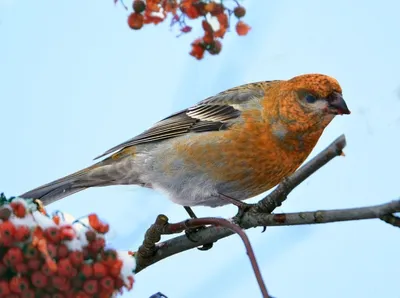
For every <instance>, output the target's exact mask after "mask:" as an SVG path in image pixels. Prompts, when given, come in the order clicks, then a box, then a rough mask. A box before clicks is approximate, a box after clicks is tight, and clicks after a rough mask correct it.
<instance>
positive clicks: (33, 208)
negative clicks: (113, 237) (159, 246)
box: [0, 195, 135, 298]
mask: <svg viewBox="0 0 400 298" xmlns="http://www.w3.org/2000/svg"><path fill="white" fill-rule="evenodd" d="M40 209H41V208H40ZM85 221H86V222H87V224H86V223H84V221H73V222H68V221H67V220H65V218H64V214H62V213H60V212H58V213H56V214H55V215H53V216H49V215H47V214H46V213H45V211H44V209H41V210H40V211H38V210H37V205H36V204H35V203H33V202H32V201H27V200H22V199H19V198H17V199H11V200H7V199H5V197H4V196H3V195H2V196H1V198H0V297H5V298H7V297H9V298H14V297H24V298H25V297H26V298H30V297H32V298H35V297H45V298H46V297H60V298H63V297H65V298H68V297H71V298H72V297H74V298H75V297H77V298H86V297H87V298H89V297H99V298H103V297H104V298H106V297H107V298H108V297H112V296H113V295H116V294H117V293H118V292H122V289H123V288H127V289H128V290H130V289H131V288H132V285H133V277H134V275H133V272H134V269H135V259H134V257H133V256H132V255H131V254H130V253H128V252H117V251H115V250H112V249H106V248H105V239H104V237H105V234H106V233H107V232H108V230H109V226H108V224H106V223H103V222H102V221H101V220H100V219H99V218H98V216H97V215H95V214H91V215H89V216H88V218H87V219H86V220H85Z"/></svg>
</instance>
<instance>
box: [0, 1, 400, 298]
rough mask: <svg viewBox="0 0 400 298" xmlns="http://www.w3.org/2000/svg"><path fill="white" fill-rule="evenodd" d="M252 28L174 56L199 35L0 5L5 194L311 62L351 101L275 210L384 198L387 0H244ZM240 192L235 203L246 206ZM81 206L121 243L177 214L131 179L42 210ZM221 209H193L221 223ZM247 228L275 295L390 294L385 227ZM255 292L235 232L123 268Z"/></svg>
mask: <svg viewBox="0 0 400 298" xmlns="http://www.w3.org/2000/svg"><path fill="white" fill-rule="evenodd" d="M244 3H245V5H246V7H247V10H248V16H247V17H246V19H245V20H246V21H247V22H248V23H249V24H250V25H251V26H252V27H253V29H252V31H251V32H250V34H249V35H248V36H247V37H244V38H240V37H238V36H237V35H236V34H233V33H231V34H228V35H227V37H226V38H225V40H224V43H223V51H222V53H221V54H220V55H219V56H215V57H207V58H206V59H205V60H203V61H200V62H199V61H196V60H195V59H193V58H192V57H190V56H189V55H188V54H187V52H188V51H189V50H190V47H189V44H190V42H191V41H192V40H193V39H194V38H196V37H197V35H198V34H199V32H198V31H197V32H194V33H193V34H190V35H187V36H183V37H181V38H178V39H176V38H175V37H174V34H175V33H174V32H171V31H170V30H169V28H168V26H167V25H158V26H157V27H154V26H152V25H151V26H149V27H148V28H145V29H144V30H141V31H139V32H132V31H131V30H130V29H129V28H128V27H127V26H126V16H127V12H126V11H125V10H124V9H123V8H122V7H120V6H119V7H114V5H113V1H112V0H104V1H95V0H87V1H82V0H79V1H77V0H72V1H50V0H42V1H16V0H0V82H1V83H0V111H1V121H2V125H1V126H0V136H1V141H2V146H1V147H0V167H1V172H0V191H4V192H5V193H6V194H7V195H17V194H20V193H22V192H25V191H27V190H30V189H32V188H34V187H37V186H39V185H42V184H44V183H47V182H50V181H52V180H54V179H56V178H59V177H61V176H64V175H66V174H69V173H71V172H74V171H76V170H79V169H81V168H83V167H85V166H88V165H90V164H91V162H92V159H93V158H94V157H95V156H97V155H99V154H100V153H103V152H104V151H105V150H107V149H109V148H110V147H112V146H114V145H116V144H119V143H120V142H123V141H125V140H127V139H129V138H131V137H133V136H135V135H137V134H139V133H140V132H142V131H143V130H144V129H146V128H148V127H149V126H151V125H152V124H153V123H154V122H156V121H158V120H160V119H161V118H163V117H166V116H168V115H169V114H170V113H172V112H175V111H177V110H179V109H181V108H184V107H188V106H190V105H193V104H195V103H196V102H197V101H200V100H202V99H204V98H205V97H207V96H210V95H213V94H214V93H217V92H219V91H222V90H224V89H226V88H229V87H233V86H236V85H240V84H243V83H247V82H252V81H259V80H270V79H288V78H290V77H292V76H295V75H298V74H302V73H309V72H319V73H325V74H328V75H331V76H334V77H336V78H337V79H338V80H339V82H340V83H341V85H342V87H343V90H344V97H345V100H346V101H347V104H348V106H349V108H350V109H351V111H352V114H351V115H350V116H346V117H338V118H337V119H335V120H334V121H333V123H332V124H331V125H330V126H329V128H328V129H327V130H326V131H325V133H324V135H323V136H322V138H321V139H320V141H319V143H318V145H317V147H316V148H315V150H314V151H313V153H312V155H315V154H316V153H317V152H318V151H319V150H321V149H323V148H324V147H325V146H327V145H328V144H329V143H330V142H331V141H332V140H333V139H335V138H336V137H337V136H339V135H340V134H342V133H344V134H345V135H346V137H347V141H348V147H347V148H346V149H345V153H346V157H345V158H336V159H335V160H334V161H333V162H331V163H329V165H327V166H326V167H324V168H323V169H322V170H320V171H319V172H318V173H316V174H315V175H314V176H312V177H311V178H309V179H308V180H307V181H306V182H305V183H303V184H302V185H301V186H300V187H298V188H296V190H295V191H293V193H292V194H291V195H290V198H289V199H288V201H286V202H285V204H284V205H283V206H282V207H281V208H280V209H279V211H280V212H294V211H311V210H317V209H328V208H345V207H356V206H364V205H371V204H379V203H385V202H388V201H390V200H392V199H395V198H397V197H398V196H399V195H400V185H399V179H398V177H399V174H398V171H399V168H400V159H399V153H398V152H399V146H400V138H399V136H400V133H399V130H400V59H399V53H400V39H399V38H398V36H399V35H398V34H399V32H400V21H399V15H398V12H399V10H400V2H399V1H396V0H392V1H390V0H381V1H369V0H363V1H361V0H353V1H347V0H337V1H320V0H303V1H295V0H281V1H265V0H258V1H256V0H254V1H245V2H244ZM254 200H255V199H253V200H251V201H254ZM57 209H60V210H63V211H65V212H68V213H71V214H74V215H75V216H82V215H86V214H88V213H90V212H96V213H98V214H100V215H101V216H102V217H103V218H106V219H107V220H108V221H109V223H110V224H111V225H112V227H114V229H115V230H116V236H115V237H114V239H112V245H113V246H115V247H116V248H118V249H132V250H135V249H136V248H137V247H138V245H139V244H140V242H141V240H142V239H143V235H144V232H145V230H146V229H147V228H148V227H149V225H150V224H151V223H152V222H153V221H154V219H155V217H156V215H157V214H159V213H164V214H167V215H168V216H169V217H170V219H171V221H180V220H183V219H184V218H185V217H186V214H185V212H184V210H183V208H181V207H179V206H177V205H174V204H173V203H171V202H170V201H169V200H167V199H166V198H165V197H164V196H163V195H161V194H158V193H155V192H153V191H151V190H145V189H140V188H138V187H129V186H120V187H108V188H102V189H90V190H86V191H84V192H81V193H78V194H76V195H73V196H71V197H68V198H66V199H64V200H63V201H61V202H57V203H55V204H52V205H51V206H49V210H50V211H52V210H57ZM235 212H236V209H235V208H233V207H232V206H228V207H223V208H216V209H211V208H196V213H198V215H200V216H211V215H217V216H224V217H230V216H232V215H233V214H234V213H235ZM260 232H261V229H260V228H259V229H253V230H250V231H249V232H248V234H249V236H250V239H251V241H252V243H253V244H254V246H255V250H256V254H257V258H258V261H259V263H260V266H261V270H262V273H263V275H264V278H265V282H266V284H267V287H268V289H269V290H270V292H271V294H272V295H274V296H276V297H278V298H289V297H307V298H319V297H325V298H333V297H366V298H376V297H388V298H391V297H393V298H396V297H397V298H398V297H400V292H399V288H398V283H399V273H400V266H399V264H400V261H399V253H398V252H399V247H400V237H399V231H398V230H397V229H395V228H393V227H391V226H389V225H387V224H385V223H383V222H381V221H379V220H371V221H360V222H353V223H335V224H327V225H318V226H317V225H310V226H298V227H279V228H270V229H268V231H267V232H266V233H264V234H261V233H260ZM158 291H161V292H163V293H164V294H166V295H167V296H168V297H169V298H187V297H191V298H197V297H199V298H200V297H260V293H259V289H258V286H257V284H256V281H255V278H254V276H253V272H252V270H251V267H250V263H249V262H248V259H247V256H246V254H245V252H244V247H243V244H242V243H241V241H240V240H239V238H238V237H237V236H233V237H230V238H229V239H225V240H221V241H219V242H218V243H217V244H216V245H215V246H214V248H213V249H212V250H210V251H208V252H201V251H198V250H192V251H190V252H185V253H183V254H180V255H177V256H174V257H171V258H168V259H167V260H165V261H162V262H160V263H158V264H156V265H154V266H151V267H150V268H148V269H146V270H145V271H143V272H141V273H140V274H138V275H137V278H136V285H135V288H134V290H133V291H132V292H131V293H129V294H126V295H124V296H125V297H144V298H146V297H149V296H150V295H151V294H154V293H155V292H158Z"/></svg>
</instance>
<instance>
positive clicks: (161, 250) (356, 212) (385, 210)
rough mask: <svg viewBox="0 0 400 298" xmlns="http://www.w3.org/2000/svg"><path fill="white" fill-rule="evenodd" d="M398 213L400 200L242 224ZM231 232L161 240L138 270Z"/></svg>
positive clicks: (260, 216) (249, 216) (248, 217)
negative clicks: (192, 239) (192, 238)
mask: <svg viewBox="0 0 400 298" xmlns="http://www.w3.org/2000/svg"><path fill="white" fill-rule="evenodd" d="M396 212H400V199H398V200H395V201H392V202H389V203H386V204H382V205H375V206H369V207H361V208H349V209H337V210H319V211H311V212H296V213H286V214H283V213H282V214H265V213H246V214H245V215H244V216H243V219H242V222H241V224H242V226H243V228H245V229H248V228H254V227H261V226H292V225H308V224H322V223H332V222H341V221H354V220H365V219H374V218H380V219H382V218H384V217H385V216H386V215H387V214H392V213H396ZM396 218H397V217H396ZM397 219H398V218H397ZM397 222H398V221H397ZM179 231H180V230H179ZM171 233H174V232H173V231H170V233H169V234H171ZM146 234H147V233H146ZM166 234H167V233H166ZM232 234H233V232H232V231H231V230H229V229H226V228H222V227H207V228H205V229H202V230H200V231H199V232H197V233H196V238H197V239H196V240H197V241H196V242H193V241H191V240H189V239H188V238H187V237H186V236H178V237H175V238H172V239H169V240H167V241H164V242H161V243H158V244H157V245H155V246H154V250H153V252H154V255H153V256H151V257H147V258H138V260H137V269H136V272H137V273H138V272H139V271H141V270H143V269H144V268H146V267H148V266H150V265H152V264H154V263H156V262H158V261H161V260H162V259H165V258H168V257H170V256H172V255H175V254H177V253H180V252H183V251H186V250H189V249H193V248H195V247H198V246H200V245H203V244H206V243H210V242H215V241H217V240H220V239H222V238H225V237H228V236H230V235H232ZM155 243H156V242H154V244H155ZM139 253H140V249H139Z"/></svg>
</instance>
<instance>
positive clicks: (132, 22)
mask: <svg viewBox="0 0 400 298" xmlns="http://www.w3.org/2000/svg"><path fill="white" fill-rule="evenodd" d="M143 21H144V17H143V16H142V15H141V14H139V13H136V12H133V13H131V14H130V15H129V17H128V25H129V27H130V28H131V29H133V30H139V29H140V28H142V27H143ZM94 229H95V228H94Z"/></svg>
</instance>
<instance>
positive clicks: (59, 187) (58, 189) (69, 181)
mask: <svg viewBox="0 0 400 298" xmlns="http://www.w3.org/2000/svg"><path fill="white" fill-rule="evenodd" d="M98 167H99V164H96V165H93V166H91V167H88V168H86V169H83V170H81V171H79V172H76V173H74V174H71V175H68V176H66V177H63V178H61V179H58V180H55V181H53V182H50V183H47V184H45V185H42V186H40V187H38V188H35V189H33V190H30V191H28V192H26V193H24V194H22V195H19V197H21V198H26V199H27V198H29V199H39V200H41V201H42V202H43V204H44V205H48V204H50V203H53V202H55V201H58V200H61V199H63V198H65V197H67V196H70V195H72V194H74V193H76V192H79V191H81V190H84V189H86V188H88V187H92V186H104V185H105V181H101V180H100V181H99V180H97V181H93V180H92V181H90V179H87V178H88V174H90V172H91V170H92V169H94V168H98Z"/></svg>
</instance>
